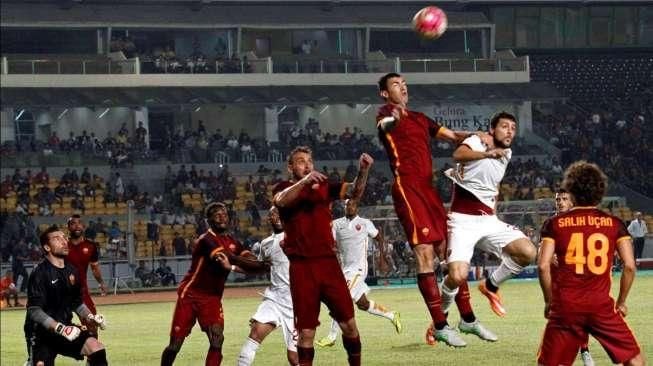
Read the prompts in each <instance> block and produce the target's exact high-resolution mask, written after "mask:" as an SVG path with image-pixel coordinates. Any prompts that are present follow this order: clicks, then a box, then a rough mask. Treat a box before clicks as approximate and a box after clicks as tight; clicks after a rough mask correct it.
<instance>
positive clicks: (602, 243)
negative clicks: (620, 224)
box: [565, 233, 610, 275]
mask: <svg viewBox="0 0 653 366" xmlns="http://www.w3.org/2000/svg"><path fill="white" fill-rule="evenodd" d="M584 236H585V235H584V234H583V233H573V234H571V238H570V239H569V244H567V253H566V254H565V263H567V264H575V265H576V274H584V273H585V267H587V269H589V271H590V272H592V273H593V274H595V275H601V274H603V273H605V271H606V270H607V269H608V250H609V248H610V243H609V240H608V237H607V236H605V235H603V234H601V233H594V234H592V235H590V236H589V237H588V238H587V255H585V250H584V248H585V238H584Z"/></svg>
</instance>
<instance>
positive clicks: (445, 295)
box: [440, 275, 458, 314]
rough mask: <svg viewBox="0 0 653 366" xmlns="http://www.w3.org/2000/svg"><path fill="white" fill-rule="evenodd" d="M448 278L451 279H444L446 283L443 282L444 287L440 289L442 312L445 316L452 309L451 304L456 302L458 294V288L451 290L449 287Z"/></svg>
mask: <svg viewBox="0 0 653 366" xmlns="http://www.w3.org/2000/svg"><path fill="white" fill-rule="evenodd" d="M447 278H449V275H447V276H446V277H445V278H444V281H442V286H441V287H440V298H441V301H442V312H443V313H445V314H446V313H448V312H449V307H451V304H452V303H453V302H454V300H455V299H456V295H457V294H458V287H456V288H454V289H450V288H449V286H447Z"/></svg>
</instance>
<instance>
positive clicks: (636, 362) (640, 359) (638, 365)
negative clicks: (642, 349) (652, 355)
mask: <svg viewBox="0 0 653 366" xmlns="http://www.w3.org/2000/svg"><path fill="white" fill-rule="evenodd" d="M644 365H646V361H645V360H644V356H642V354H641V353H640V354H638V355H637V356H635V357H633V358H631V359H630V360H628V361H626V362H624V366H644Z"/></svg>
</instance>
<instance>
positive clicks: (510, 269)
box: [490, 254, 524, 287]
mask: <svg viewBox="0 0 653 366" xmlns="http://www.w3.org/2000/svg"><path fill="white" fill-rule="evenodd" d="M501 257H502V259H503V260H502V261H501V265H500V266H499V268H497V269H496V270H495V271H494V272H492V274H491V275H490V281H491V282H492V284H493V285H494V286H496V287H499V285H501V284H502V283H503V282H505V281H507V280H509V279H511V278H513V277H514V276H516V275H518V274H520V273H521V271H522V270H524V267H522V266H520V265H519V264H517V263H516V262H515V261H514V260H512V258H510V256H508V255H505V254H504V255H502V256H501Z"/></svg>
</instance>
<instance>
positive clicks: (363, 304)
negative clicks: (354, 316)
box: [356, 295, 370, 311]
mask: <svg viewBox="0 0 653 366" xmlns="http://www.w3.org/2000/svg"><path fill="white" fill-rule="evenodd" d="M356 307H358V308H359V309H360V310H363V311H365V310H367V309H369V308H370V302H369V300H367V297H365V295H363V296H361V298H360V299H358V301H356Z"/></svg>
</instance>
